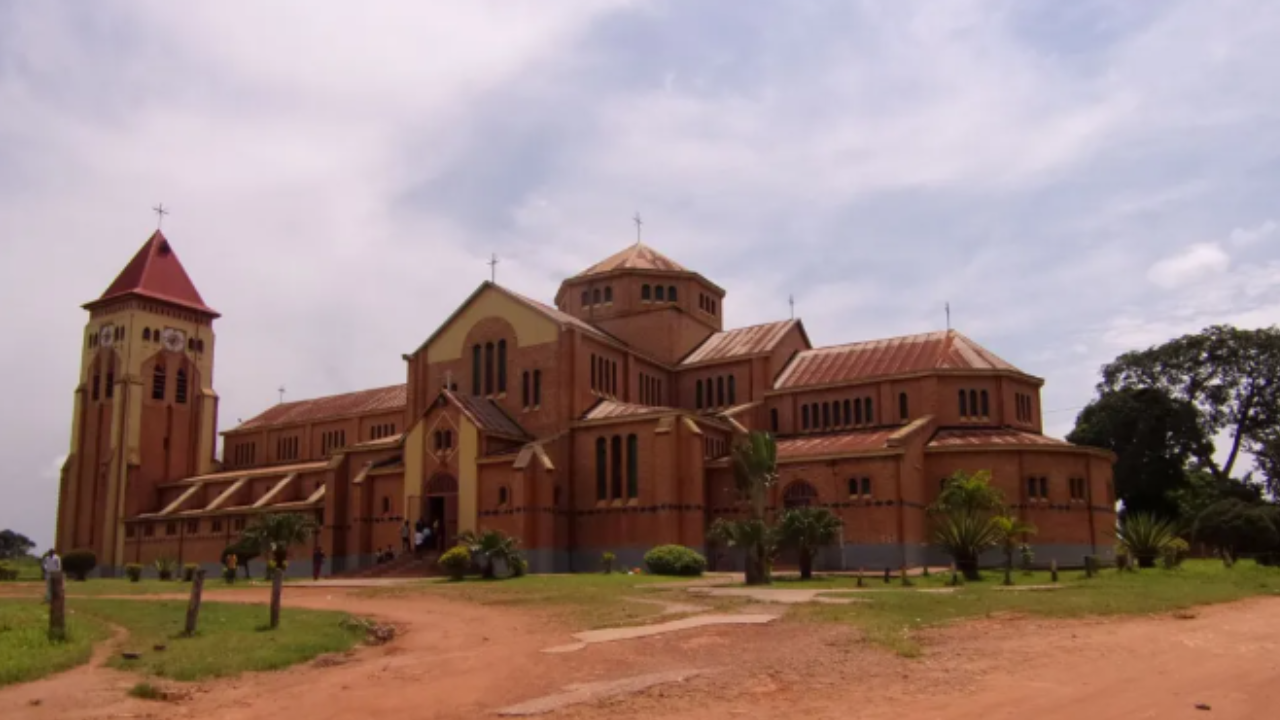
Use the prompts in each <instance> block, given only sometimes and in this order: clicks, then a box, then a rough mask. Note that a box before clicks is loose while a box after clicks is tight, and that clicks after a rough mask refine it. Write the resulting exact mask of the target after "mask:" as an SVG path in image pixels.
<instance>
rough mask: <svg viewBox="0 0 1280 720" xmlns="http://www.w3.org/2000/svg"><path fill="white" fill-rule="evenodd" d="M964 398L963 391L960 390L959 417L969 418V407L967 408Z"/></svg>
mask: <svg viewBox="0 0 1280 720" xmlns="http://www.w3.org/2000/svg"><path fill="white" fill-rule="evenodd" d="M966 397H967V396H966V395H965V394H964V391H963V390H961V391H960V417H968V416H969V406H968V404H966V402H965V398H966Z"/></svg>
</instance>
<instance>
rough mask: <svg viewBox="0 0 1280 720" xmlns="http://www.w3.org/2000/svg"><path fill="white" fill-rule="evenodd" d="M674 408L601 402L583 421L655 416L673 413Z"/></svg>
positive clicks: (610, 401) (613, 401)
mask: <svg viewBox="0 0 1280 720" xmlns="http://www.w3.org/2000/svg"><path fill="white" fill-rule="evenodd" d="M671 410H672V408H668V407H655V406H652V405H634V404H632V403H624V402H618V401H616V400H601V401H600V402H598V403H596V404H595V406H594V407H592V408H591V409H590V410H588V411H587V413H586V414H585V415H583V416H582V419H583V420H605V419H609V418H620V417H631V416H634V415H653V414H656V413H664V412H671Z"/></svg>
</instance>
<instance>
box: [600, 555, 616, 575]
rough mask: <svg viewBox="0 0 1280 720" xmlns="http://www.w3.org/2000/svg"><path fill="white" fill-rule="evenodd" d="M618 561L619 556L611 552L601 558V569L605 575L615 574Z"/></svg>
mask: <svg viewBox="0 0 1280 720" xmlns="http://www.w3.org/2000/svg"><path fill="white" fill-rule="evenodd" d="M617 561H618V556H617V555H614V554H613V553H611V552H606V553H605V554H604V555H601V556H600V569H601V572H603V573H604V574H605V575H609V574H611V573H612V572H613V564H614V563H615V562H617Z"/></svg>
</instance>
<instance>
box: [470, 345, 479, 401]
mask: <svg viewBox="0 0 1280 720" xmlns="http://www.w3.org/2000/svg"><path fill="white" fill-rule="evenodd" d="M471 394H472V395H479V394H480V346H479V345H474V346H472V348H471Z"/></svg>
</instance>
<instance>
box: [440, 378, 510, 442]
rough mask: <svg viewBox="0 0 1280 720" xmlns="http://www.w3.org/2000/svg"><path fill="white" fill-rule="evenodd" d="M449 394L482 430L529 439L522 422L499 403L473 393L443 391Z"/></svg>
mask: <svg viewBox="0 0 1280 720" xmlns="http://www.w3.org/2000/svg"><path fill="white" fill-rule="evenodd" d="M442 392H444V393H445V394H446V395H448V396H449V397H450V398H451V399H452V400H453V401H454V402H455V403H457V405H458V407H460V408H461V409H462V411H463V412H465V413H466V414H467V415H468V416H469V417H470V418H471V420H472V421H473V422H474V423H475V424H476V426H477V427H479V428H480V429H481V430H483V431H485V432H488V433H493V434H496V435H504V436H506V437H512V438H520V439H527V438H529V437H530V435H529V433H527V432H525V430H524V428H522V427H520V423H517V422H516V421H515V420H513V419H511V416H510V415H507V413H506V411H505V410H503V409H502V408H501V407H500V406H499V405H498V403H496V402H494V401H492V400H490V399H488V398H482V397H474V396H471V395H459V394H458V393H455V392H450V391H448V390H444V391H442Z"/></svg>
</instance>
